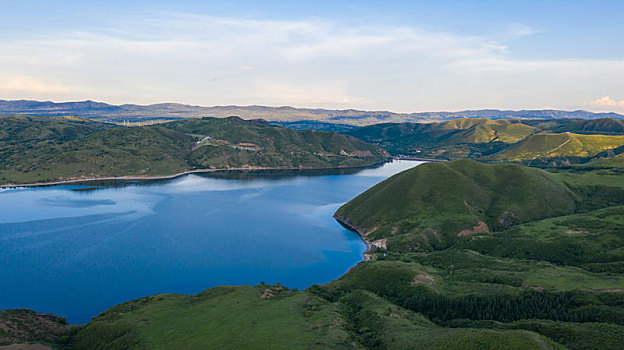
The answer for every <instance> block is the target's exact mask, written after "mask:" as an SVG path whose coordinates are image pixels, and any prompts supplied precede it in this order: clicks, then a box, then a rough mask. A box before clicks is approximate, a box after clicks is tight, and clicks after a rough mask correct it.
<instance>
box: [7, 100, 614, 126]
mask: <svg viewBox="0 0 624 350" xmlns="http://www.w3.org/2000/svg"><path fill="white" fill-rule="evenodd" d="M12 114H24V115H40V116H58V115H73V116H79V117H85V118H90V119H96V120H101V121H108V122H122V121H125V120H127V121H131V122H137V121H149V120H160V119H162V120H176V119H182V118H198V117H216V118H225V117H229V116H239V117H241V118H243V119H266V120H270V121H302V120H311V121H323V122H331V123H342V124H352V125H370V124H378V123H385V122H424V121H425V122H426V121H445V120H451V119H458V118H487V119H513V118H527V119H556V118H574V119H599V118H613V119H624V115H621V114H617V113H593V112H587V111H582V110H579V111H561V110H552V109H545V110H520V111H510V110H505V111H501V110H496V109H484V110H468V111H460V112H422V113H394V112H388V111H360V110H354V109H347V110H329V109H309V108H294V107H289V106H283V107H266V106H214V107H202V106H191V105H184V104H178V103H160V104H153V105H147V106H142V105H134V104H125V105H111V104H107V103H101V102H94V101H80V102H62V103H55V102H49V101H47V102H40V101H27V100H19V101H5V100H0V115H12Z"/></svg>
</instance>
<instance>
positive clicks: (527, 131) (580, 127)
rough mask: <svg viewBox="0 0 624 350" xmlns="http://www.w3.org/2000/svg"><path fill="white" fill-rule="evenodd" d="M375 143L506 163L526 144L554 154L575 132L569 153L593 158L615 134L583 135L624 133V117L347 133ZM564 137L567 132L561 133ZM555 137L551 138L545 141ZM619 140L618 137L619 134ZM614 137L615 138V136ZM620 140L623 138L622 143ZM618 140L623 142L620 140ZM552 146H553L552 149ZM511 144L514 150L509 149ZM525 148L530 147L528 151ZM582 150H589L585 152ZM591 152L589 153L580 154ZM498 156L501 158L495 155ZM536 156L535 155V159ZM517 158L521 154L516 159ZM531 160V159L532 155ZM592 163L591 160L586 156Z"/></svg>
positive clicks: (414, 152) (466, 122) (399, 151)
mask: <svg viewBox="0 0 624 350" xmlns="http://www.w3.org/2000/svg"><path fill="white" fill-rule="evenodd" d="M345 133H347V134H349V135H353V136H355V137H358V138H360V139H362V140H365V141H367V142H370V143H375V144H378V145H380V146H382V147H383V148H385V149H386V150H388V151H389V152H390V153H392V154H394V155H409V156H416V157H430V158H445V159H460V158H482V159H484V160H488V159H492V158H491V157H495V158H493V159H496V160H504V161H519V159H516V158H518V157H516V154H515V152H516V149H518V148H519V147H521V146H520V145H523V144H524V142H527V143H528V144H533V143H537V144H536V145H531V146H528V145H525V146H523V147H528V148H529V149H531V150H533V151H537V150H539V152H548V151H549V150H552V149H554V148H556V147H557V146H558V145H560V144H561V143H562V142H564V141H565V140H567V138H566V139H565V140H563V141H562V142H559V143H557V141H558V138H557V137H556V136H547V135H557V134H565V133H574V134H575V135H576V136H578V137H577V138H578V139H579V140H578V142H576V141H577V140H575V142H573V143H571V144H570V145H569V146H570V147H571V146H574V148H573V149H568V150H567V151H569V152H568V153H569V154H568V156H571V155H573V156H574V157H589V156H593V155H595V154H597V153H599V152H600V151H604V150H605V149H606V148H604V147H603V148H601V147H595V146H596V144H600V143H603V142H606V144H607V147H611V146H612V145H611V146H608V144H609V141H607V140H608V139H609V138H606V139H601V140H597V138H594V139H593V140H591V138H584V137H583V136H582V135H596V136H599V135H611V136H614V135H624V121H621V120H617V119H610V118H602V119H595V120H582V119H549V120H536V119H511V120H489V119H455V120H451V121H446V122H440V123H386V124H376V125H370V126H366V127H361V128H357V129H353V130H348V131H345ZM560 137H562V136H560ZM541 138H550V139H551V140H542V139H541ZM615 139H618V138H615ZM615 139H612V140H615ZM618 142H619V141H618ZM616 143H617V142H616ZM549 146H552V147H551V148H547V147H549ZM508 148H511V150H509V151H508V152H506V151H507V150H508ZM523 151H524V150H523ZM582 151H586V152H585V153H583V152H582ZM576 153H579V154H588V155H589V156H582V155H576ZM493 154H496V156H492V155H493ZM533 156H535V154H534V155H532V156H531V157H533ZM514 157H516V158H514ZM529 159H530V158H529ZM584 161H587V160H584Z"/></svg>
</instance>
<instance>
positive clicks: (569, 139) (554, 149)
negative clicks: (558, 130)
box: [527, 132, 572, 166]
mask: <svg viewBox="0 0 624 350" xmlns="http://www.w3.org/2000/svg"><path fill="white" fill-rule="evenodd" d="M566 134H567V135H568V139H567V140H566V141H565V142H563V143H562V144H560V145H559V146H557V147H555V148H553V149H551V150H550V151H547V152H544V153H540V154H538V155H536V156H535V157H533V158H531V160H530V161H529V163H528V164H527V165H528V166H531V162H533V161H534V160H535V159H537V158H539V157H541V156H543V155H546V154H551V153H553V152H554V151H556V150H558V149H559V148H561V147H563V146H565V145H566V144H567V143H568V142H570V141H572V136H571V135H570V133H569V132H566Z"/></svg>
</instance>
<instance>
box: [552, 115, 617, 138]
mask: <svg viewBox="0 0 624 350" xmlns="http://www.w3.org/2000/svg"><path fill="white" fill-rule="evenodd" d="M552 131H553V132H573V133H577V134H604V135H623V134H624V121H623V120H619V119H611V118H601V119H594V120H572V121H570V122H569V123H567V125H562V126H560V127H555V128H553V129H552Z"/></svg>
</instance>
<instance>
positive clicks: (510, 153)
mask: <svg viewBox="0 0 624 350" xmlns="http://www.w3.org/2000/svg"><path fill="white" fill-rule="evenodd" d="M623 145H624V136H621V135H579V134H573V133H563V134H550V133H541V134H536V135H531V136H529V137H527V138H526V139H525V140H523V141H521V142H518V143H516V144H514V145H512V146H510V147H508V148H507V149H505V150H502V151H500V152H498V153H496V154H493V155H491V156H490V157H488V159H492V160H502V161H518V162H522V161H531V160H540V159H545V160H547V161H548V160H549V159H553V158H554V159H559V160H561V159H565V158H568V159H571V160H573V159H574V158H591V157H594V156H596V155H598V154H600V153H601V152H605V151H608V150H613V149H615V148H618V147H620V146H623Z"/></svg>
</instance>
